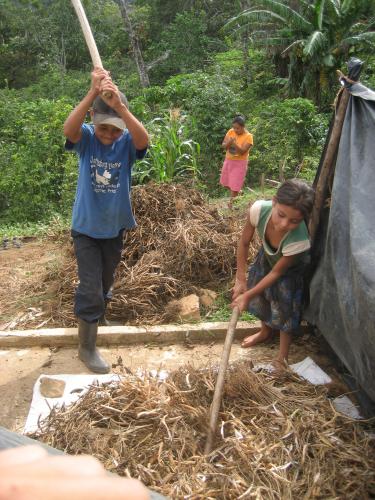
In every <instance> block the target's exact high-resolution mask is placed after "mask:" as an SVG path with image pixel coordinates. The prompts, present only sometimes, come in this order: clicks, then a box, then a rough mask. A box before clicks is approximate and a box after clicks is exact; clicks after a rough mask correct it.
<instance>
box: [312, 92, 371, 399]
mask: <svg viewBox="0 0 375 500" xmlns="http://www.w3.org/2000/svg"><path fill="white" fill-rule="evenodd" d="M347 88H348V90H349V92H350V93H351V96H350V98H349V103H348V107H347V110H346V115H345V120H344V125H343V129H342V134H341V138H340V144H339V149H338V154H337V160H336V167H335V176H334V181H333V189H332V196H331V206H330V209H325V211H323V213H322V219H321V224H320V227H319V230H318V234H317V239H316V245H317V246H318V247H319V248H315V249H313V259H314V252H315V259H319V261H318V264H317V268H316V270H315V274H314V275H313V278H312V280H311V283H310V290H309V292H310V304H309V306H308V308H307V310H306V311H305V315H304V316H305V319H307V320H308V321H309V322H310V323H312V324H314V325H316V326H317V327H318V329H319V330H320V332H321V333H322V334H323V336H324V337H325V338H326V340H327V341H328V343H329V344H330V345H331V347H332V348H333V350H334V351H335V353H336V354H337V355H338V357H339V358H340V359H341V361H342V362H343V363H344V365H345V366H346V368H347V369H348V370H349V371H350V373H351V374H352V375H353V377H354V378H355V379H356V381H357V383H358V384H359V386H360V387H361V389H363V390H364V391H365V392H366V394H367V395H368V396H369V397H370V399H371V400H373V401H375V92H373V91H371V90H370V89H368V88H366V87H364V86H363V85H361V84H359V83H356V84H353V85H350V86H348V87H347Z"/></svg>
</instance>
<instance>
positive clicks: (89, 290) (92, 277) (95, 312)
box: [71, 229, 124, 323]
mask: <svg viewBox="0 0 375 500" xmlns="http://www.w3.org/2000/svg"><path fill="white" fill-rule="evenodd" d="M123 233H124V231H123V230H121V231H120V232H119V234H118V236H116V238H111V239H98V238H91V237H90V236H86V235H85V234H81V233H78V232H77V231H74V230H73V229H72V231H71V235H72V237H73V243H74V251H75V255H76V258H77V264H78V278H79V284H78V287H77V290H76V295H75V304H74V314H75V315H76V316H77V317H78V318H81V319H83V320H85V321H87V322H89V323H94V322H95V321H97V320H98V319H99V318H101V317H102V316H103V314H104V311H105V302H106V300H109V299H110V298H111V296H112V291H111V287H112V285H113V281H114V278H115V271H116V267H117V266H118V264H119V262H120V260H121V251H122V245H123V240H122V236H123Z"/></svg>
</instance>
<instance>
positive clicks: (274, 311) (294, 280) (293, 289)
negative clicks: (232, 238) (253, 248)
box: [247, 247, 304, 334]
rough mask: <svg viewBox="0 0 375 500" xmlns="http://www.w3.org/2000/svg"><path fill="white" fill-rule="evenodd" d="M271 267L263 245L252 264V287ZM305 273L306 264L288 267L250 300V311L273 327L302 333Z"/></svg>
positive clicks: (250, 271) (250, 269)
mask: <svg viewBox="0 0 375 500" xmlns="http://www.w3.org/2000/svg"><path fill="white" fill-rule="evenodd" d="M270 271H271V266H270V265H269V263H268V261H267V258H266V256H265V254H264V249H263V247H262V248H261V249H260V251H259V253H258V255H257V256H256V258H255V261H254V263H253V264H252V265H251V266H250V268H249V275H248V279H247V286H248V288H249V289H250V288H252V287H254V286H255V285H256V284H257V283H259V281H260V280H261V279H262V278H264V276H266V275H267V274H268V273H269V272H270ZM303 274H304V266H303V265H299V266H297V267H293V268H290V269H288V270H287V272H286V273H285V274H284V275H283V276H281V277H280V278H279V279H278V280H277V281H276V283H274V284H273V285H272V286H271V287H269V288H266V289H265V290H264V291H263V292H262V293H261V294H260V295H258V296H257V297H255V298H254V299H252V300H251V301H250V303H249V308H248V311H249V312H250V313H251V314H253V315H254V316H256V317H257V318H259V319H260V320H261V321H264V323H265V324H266V325H267V326H269V327H271V328H272V329H273V330H281V331H283V332H288V333H292V334H298V331H299V325H300V322H301V316H302V295H303Z"/></svg>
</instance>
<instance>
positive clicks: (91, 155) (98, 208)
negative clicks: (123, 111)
mask: <svg viewBox="0 0 375 500" xmlns="http://www.w3.org/2000/svg"><path fill="white" fill-rule="evenodd" d="M65 147H66V149H67V150H70V151H75V152H76V153H77V154H78V155H79V176H78V184H77V191H76V198H75V201H74V206H73V218H72V229H73V230H74V231H77V232H79V233H82V234H86V235H87V236H91V237H92V238H103V239H104V238H115V237H116V236H117V235H118V233H119V231H120V230H121V229H131V228H132V227H134V226H135V220H134V217H133V212H132V208H131V203H130V189H131V168H132V166H133V164H134V162H135V160H136V159H141V158H143V157H144V155H145V154H146V150H142V151H138V150H136V149H135V147H134V144H133V140H132V138H131V135H130V134H129V132H128V131H127V130H126V131H125V132H124V133H123V134H122V135H121V137H119V138H118V139H117V140H116V141H115V142H113V143H112V144H110V145H108V146H107V145H104V144H102V143H101V142H100V141H99V139H97V137H96V136H95V132H94V126H93V125H87V124H85V123H84V124H83V125H82V138H81V140H80V141H79V142H77V143H76V144H73V143H72V142H70V141H69V140H67V141H66V144H65Z"/></svg>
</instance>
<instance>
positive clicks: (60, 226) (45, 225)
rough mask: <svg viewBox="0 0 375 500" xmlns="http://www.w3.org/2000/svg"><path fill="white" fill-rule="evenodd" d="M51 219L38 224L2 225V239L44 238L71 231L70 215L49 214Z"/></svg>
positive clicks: (18, 223)
mask: <svg viewBox="0 0 375 500" xmlns="http://www.w3.org/2000/svg"><path fill="white" fill-rule="evenodd" d="M48 215H49V219H46V220H44V221H38V222H14V223H2V224H0V238H9V239H11V238H14V237H15V236H16V237H19V238H25V237H26V238H27V237H29V238H30V237H31V238H42V237H44V236H54V237H56V236H59V235H61V234H63V233H65V232H66V231H68V230H69V227H70V219H71V217H70V215H69V216H64V215H61V214H48Z"/></svg>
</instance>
